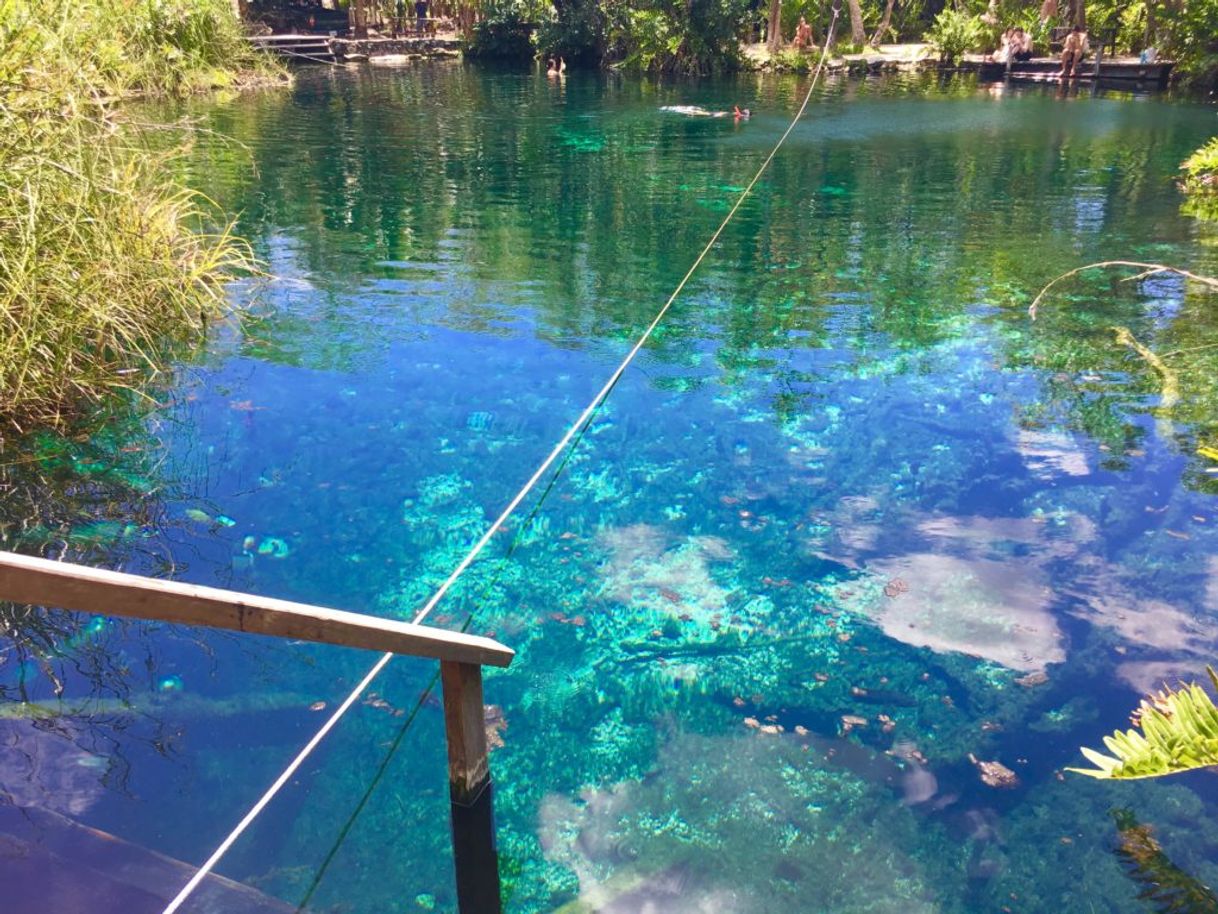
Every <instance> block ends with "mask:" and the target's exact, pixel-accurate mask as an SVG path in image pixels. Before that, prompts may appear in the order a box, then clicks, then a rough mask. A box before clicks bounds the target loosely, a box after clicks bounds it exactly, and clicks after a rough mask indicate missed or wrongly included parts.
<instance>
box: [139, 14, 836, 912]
mask: <svg viewBox="0 0 1218 914" xmlns="http://www.w3.org/2000/svg"><path fill="white" fill-rule="evenodd" d="M840 13H841V0H834V3H833V18H832V19H831V20H830V22H829V27H828V29H827V30H826V31H825V43H824V46H823V47H822V48H821V54H820V60H819V61H818V62H817V65H816V72H815V73H814V74H813V76H812V82H811V83H810V84H809V86H808V91H807V92H806V93H805V94H804V99H803V102H802V103H801V104H800V106H799V108H798V110H796V112H795V115H794V117H792V118H791V123H790V124H788V125H787V129H786V130H784V131H783V133H782V136H780V137H779V138H778V142H776V143H775V144H774V148H773V149H771V150H770V153H769V155H767V156H766V157H765V159H764V161H762V163H761V166H760V167H759V168H758V169H757V173H756V174H754V175H753V178H752V180H751V181H749V183H748V184H747V185H746V186H745V188H744V190H743V191H742V192H741V194H740V196H739V197H738V198H737V199H736V202H735V204H733V206H732V208H731V209H730V210H729V211H728V213H727V215H726V216H724V217H723V221H722V222H720V223H719V227H718V228H717V229H715V232H714V234H713V235H711V237H710V240H709V241H707V242H706V245H705V246H704V247H703V248H702V251H701V253H699V254H698V256H697V258H696V259H695V260H694V262H693V264H692V265H691V266H690V268H689V269H688V270H687V271H686V273H685V275H684V276H683V277H682V278H681V281H680V282H679V283H677V287H676V288H675V289H673V292H672V294H671V295H669V296H668V300H667V301H665V302H664V306H663V307H662V308H660V310H659V311H658V312H657V313H656V316H655V318H654V319H653V320H652V321H651V323H650V324H648V325H647V329H646V330H644V331H643V333H642V335H641V336H640V337H639V339H638V341H637V342H636V343H635V344H634V346H633V347H631V349H630V351H629V352H628V353H626V356H625V358H623V359H622V361H621V363H620V364H619V365H618V366H617V368H615V369H614V371H613V373H612V374H611V375H610V376H609V378H608V380H607V381H605V383H604V385H603V386H602V387H601V389H600V390H599V391H597V393H596V396H594V397H593V398H592V400H591V401H590V402H589V403H588V405H587V407H585V409H584V411H583V412H582V413H580V414H579V418H577V419H576V420H575V421H574V422H573V423H572V424H571V426H570V428H568V429H567V431H566V433H565V434H564V435H563V436H562V438H561V439H560V440H559V442H558V444H556V445H555V446H554V449H553V450H551V451H550V453H549V455H548V456H547V457H546V459H545V460H543V461H542V462H541V464H540V465H539V466H538V467H537V469H536V471H534V473H533V475H532V476H530V477H529V479H528V481H527V482H526V483H525V484H524V485H523V486H522V487H521V489H520V491H519V492H517V493H516V495H515V496H514V497H513V498H512V500H511V501H510V502H508V504H507V507H506V508H504V509H503V511H502V512H501V513H500V514H499V516H498V517H497V518H496V519H495V521H494V523H492V524H491V525H490V527H488V528H487V530H486V532H485V533H484V534H482V537H481V538H480V539H479V540H478V542H476V543H475V544H474V545H473V547H472V548H471V549H470V550H469V552H468V553H466V556H465V558H463V559H462V560H461V561H460V562H459V563H458V565H457V567H456V568H454V569H453V571H452V574H450V575H449V576H448V578H447V579H446V580H445V581H444V583H443V584H441V585H440V586H439V588H438V589H437V590H436V592H435V593H434V594H432V596H431V599H429V600H428V601H427V603H426V604H424V606H423V608H422V609H420V610H419V611H418V613H416V614H415V617H414V619H412V620H411V621H412V622H413V623H414V624H416V625H417V624H420V623H422V622H423V620H424V619H426V618H427V616H428V615H430V614H431V611H432V610H433V609H435V607H436V604H437V603H439V602H440V600H442V599H443V598H444V595H445V594H447V593H448V591H449V590H450V589H451V588H452V586H453V584H455V583H456V582H457V579H458V578H460V577H461V575H462V574H464V573H465V570H466V569H467V568H469V566H470V565H472V564H473V563H474V561H475V560H476V559H477V558H478V556H479V555H480V554H481V553H482V550H483V549H485V548H486V545H487V543H489V542H490V541H491V539H492V538H493V537H494V536H495V533H496V532H497V531H498V530H499V529H500V527H502V526H503V524H504V523H505V522H506V521H507V520H508V518H509V517H511V516H512V513H513V512H514V511H515V510H516V509H517V508H518V507H519V506H520V503H521V502H522V501H524V499H525V498H526V497H528V494H529V493H530V492H532V491H533V489H534V488H535V487H536V485H537V483H538V482H539V481H540V480H541V478H542V476H544V475H545V473H546V471H547V470H549V468H550V467H551V466H553V465H554V461H555V460H557V459H558V458H559V456H560V455H561V454H562V453H563V451H564V450H566V448H567V446H568V445H569V444H570V443H571V441H572V440H573V439H575V437H576V436H577V435H579V434H580V433H581V431H582V429H583V428H584V427H585V426H586V425H587V424H588V422H589V421H591V419H592V418H593V416H594V415H595V414H596V412H597V410H599V409H600V407H601V404H602V403H603V402H604V401H605V399H606V398H607V397H608V396H609V394H610V392H611V391H612V390H613V388H614V387H616V386H617V383H618V381H620V380H621V378H622V375H623V374H625V372H626V369H627V368H629V367H630V364H631V362H633V361H634V359H635V356H637V355H638V354H639V351H640V350H641V349H642V348H643V347H644V346H645V345H646V344H647V341H648V340H649V339H650V338H651V335H652V333H654V332H655V329H656V327H658V326H659V325H660V321H662V320H663V319H664V315H666V314H667V313H668V310H669V309H670V308H671V307H672V304H673V302H675V301H676V300H677V296H678V295H680V294H681V292H682V291H684V289H685V286H686V284H687V283H688V282H689V280H690V279H691V278H692V277H693V275H694V273H695V272H696V271H697V269H698V267H700V266H701V265H702V261H703V260H705V259H706V256H707V254H709V253H710V251H711V248H713V247H714V246H715V243H716V242H717V241H718V240H719V237H720V236H721V235H722V234H723V231H724V229H726V228H727V226H728V223H730V222H731V221H732V219H733V217H735V215H736V213H737V212H738V211H739V209H740V207H741V206H742V205H744V201H745V200H747V199H748V197H749V194H751V193H752V191H753V188H754V187H756V186H757V182H758V181H760V180H761V176H762V175H763V174H765V170H766V169H767V168H769V166H770V163H771V162H772V161H774V157H775V156H776V155H778V150H779V149H781V148H782V146H783V144H784V143H786V141H787V137H789V136H790V135H791V133H792V131H794V129H795V125H796V124H798V123H799V120H800V118H801V117H803V114H804V112H805V111H806V110H807V109H808V105H809V103H810V102H811V101H812V93H813V92H814V91H815V90H816V85H817V83H818V82H819V80H820V76H821V73H822V72H823V71H824V67H825V60H826V59H827V58H828V55H829V46H830V45H831V44H832V43H833V33H834V31H835V29H836V27H837V20H838V16H839V15H840ZM393 656H394V655H393V654H392V653H386V654H384V655H382V656H381V657H380V658H379V659H378V660H377V661H376V663H375V664H373V665H372V668H371V669H370V670H368V672H367V674H366V675H365V676H364V678H363V679H361V680H360V682H359V684H358V685H357V686H356V687H355V688H354V689H353V690H352V691H351V694H349V695H348V696H347V697H346V699H344V700H343V703H342V704H340V705H339V706H338V708H337V709H335V711H334V713H333V714H331V715H330V717H329V718H327V720H326V722H325V723H324V724H322V725H321V728H320V729H319V730H318V731H317V733H315V734H314V735H313V738H312V739H310V740H309V741H308V742H307V743H306V744H305V745H304V748H302V749H301V750H300V752H299V753H298V754H297V755H296V757H295V758H294V759H292V761H291V762H290V763H289V764H288V766H287V768H285V769H284V770H283V773H282V774H280V775H279V777H277V778H276V779H275V781H274V783H272V784H271V786H270V787H268V788H267V790H266V792H265V793H264V794H263V795H262V796H261V797H260V798H259V800H258V802H257V803H255V804H254V805H253V807H251V808H250V811H249V812H247V813H246V814H245V816H244V817H243V818H242V819H241V821H240V822H238V823H237V826H236V827H235V828H234V829H233V830H232V832H230V833H229V835H228V837H226V838H225V839H224V840H223V841H222V842H220V845H219V847H217V848H216V850H215V851H214V852H213V853H212V855H211V856H210V857H208V858H207V860H206V861H205V862H204V863H203V865H202V866H200V867H199V869H198V871H197V872H196V873H195V874H194V875H193V876H192V877H191V878H190V881H189V882H187V883H186V885H185V886H183V887H182V891H180V892H179V893H178V894H177V896H176V897H175V898H174V899H173V901H171V902H170V903H169V904H168V905H166V907H165V909H164V911H163V912H162V914H174V912H175V911H177V910H178V909H179V908H180V907H181V906H182V904H183V902H185V901H186V899H187V898H189V897H190V896H191V894H192V893H193V892H194V890H195V889H196V888H198V886H199V884H200V883H201V882H202V881H203V880H204V879H205V878H206V877H207V874H208V873H210V872H211V871H212V869H214V868H215V865H216V864H217V863H218V862H219V861H220V858H222V857H223V856H224V855H225V853H227V852H228V849H229V848H230V847H232V846H233V844H234V843H236V841H237V839H238V838H240V837H241V835H242V834H243V833H244V832H245V830H246V829H247V828H249V826H250V824H251V823H252V822H253V821H254V819H256V818H257V817H258V815H259V814H260V813H261V812H262V810H263V809H265V808H266V806H267V804H269V803H270V802H271V800H272V799H274V797H275V795H276V794H277V793H279V791H280V790H281V789H282V788H283V785H284V784H286V783H287V782H288V780H290V779H291V777H292V775H293V774H295V773H296V771H297V769H299V768H300V766H301V765H302V764H304V761H305V759H307V758H308V757H309V756H310V755H311V754H312V752H313V750H314V749H316V748H317V746H318V744H320V743H321V741H322V740H323V739H325V737H326V735H327V734H328V733H329V732H330V731H331V730H332V729H334V727H335V725H336V724H337V723H338V722H339V720H341V719H342V717H343V715H344V714H346V713H347V711H348V710H350V708H351V706H352V705H353V704H355V702H356V701H357V700H358V699H359V697H360V696H361V695H362V694H363V693H364V690H365V689H367V688H368V686H369V685H371V684H372V681H373V680H374V679H376V677H377V676H378V675H380V673H381V671H382V670H383V669H385V667H386V666H388V665H389V661H390V660H392V659H393Z"/></svg>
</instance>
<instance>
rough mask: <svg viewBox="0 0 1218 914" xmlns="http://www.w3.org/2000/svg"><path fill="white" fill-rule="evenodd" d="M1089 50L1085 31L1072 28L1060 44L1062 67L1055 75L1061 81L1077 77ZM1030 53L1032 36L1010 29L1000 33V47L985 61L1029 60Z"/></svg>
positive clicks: (1019, 29) (1021, 30) (1079, 28)
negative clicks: (1080, 65) (1060, 78)
mask: <svg viewBox="0 0 1218 914" xmlns="http://www.w3.org/2000/svg"><path fill="white" fill-rule="evenodd" d="M1046 2H1047V0H1046ZM1089 50H1090V47H1089V45H1088V41H1087V30H1086V29H1084V28H1083V27H1082V26H1078V25H1076V26H1074V28H1072V29H1071V30H1070V32H1069V34H1067V35H1066V37H1065V40H1064V41H1063V42H1062V56H1061V63H1062V67H1061V70H1060V71H1058V74H1057V75H1058V76H1059V77H1062V78H1063V79H1064V78H1066V77H1068V76H1077V75H1078V66H1079V64H1080V63H1082V60H1083V58H1084V57H1086V56H1087V52H1088V51H1089ZM1032 51H1033V47H1032V36H1031V35H1029V34H1028V33H1027V32H1025V31H1024V30H1023V29H1021V28H1010V29H1007V30H1006V31H1005V32H1003V33H1002V44H1001V46H1000V47H999V48H998V50H996V51H995V52H994V53H993V54H990V55H989V57H988V58H987V59H988V60H992V61H993V62H994V63H1007V62H1008V61H1024V60H1031V59H1032Z"/></svg>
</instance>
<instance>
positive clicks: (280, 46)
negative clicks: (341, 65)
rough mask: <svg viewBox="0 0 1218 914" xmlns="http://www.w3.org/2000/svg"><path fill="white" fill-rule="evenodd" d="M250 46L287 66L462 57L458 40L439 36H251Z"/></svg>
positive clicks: (455, 37)
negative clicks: (392, 58)
mask: <svg viewBox="0 0 1218 914" xmlns="http://www.w3.org/2000/svg"><path fill="white" fill-rule="evenodd" d="M248 41H249V42H250V44H252V45H253V46H254V47H256V48H259V49H260V50H263V51H270V52H271V53H274V54H277V55H279V56H280V57H283V58H284V59H285V60H286V61H287V62H288V63H333V62H335V61H342V60H363V59H372V58H376V57H401V56H405V57H452V56H455V55H459V54H460V53H461V46H462V42H461V39H460V38H458V37H457V36H456V35H453V34H451V33H445V34H442V35H403V36H400V37H398V38H387V37H376V38H360V39H355V38H331V37H329V36H327V35H306V34H290V35H254V36H250V37H249V38H248Z"/></svg>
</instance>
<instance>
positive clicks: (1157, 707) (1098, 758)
mask: <svg viewBox="0 0 1218 914" xmlns="http://www.w3.org/2000/svg"><path fill="white" fill-rule="evenodd" d="M1207 669H1208V672H1209V676H1210V681H1211V682H1212V683H1213V684H1214V687H1215V688H1218V673H1215V672H1214V669H1213V667H1209V668H1207ZM1133 722H1134V724H1135V725H1136V726H1137V729H1134V730H1126V731H1124V732H1122V731H1120V730H1118V731H1116V732H1115V733H1113V734H1112V736H1107V737H1105V738H1104V745H1105V746H1107V747H1108V751H1109V752H1111V753H1112V755H1111V756H1109V755H1104V754H1103V753H1101V752H1096V751H1095V750H1094V749H1088V748H1086V747H1083V749H1082V753H1083V755H1085V756H1086V757H1087V760H1088V761H1089V762H1091V763H1092V764H1093V765H1095V768H1068V769H1066V770H1067V771H1073V772H1074V773H1076V774H1085V775H1087V776H1088V777H1093V778H1102V779H1109V778H1111V779H1114V780H1129V779H1132V778H1152V777H1161V776H1163V775H1167V774H1177V773H1179V772H1181V771H1190V770H1192V769H1195V768H1208V767H1210V766H1212V765H1218V707H1215V706H1214V702H1213V699H1211V698H1210V696H1209V695H1208V694H1207V693H1206V691H1205V690H1204V689H1203V688H1201V686H1199V685H1197V684H1196V683H1191V684H1189V685H1181V686H1179V687H1178V688H1176V689H1164V690H1163V691H1161V692H1158V693H1156V694H1154V695H1151V696H1150V697H1149V698H1146V699H1143V701H1142V703H1141V705H1140V706H1139V707H1138V709H1137V711H1135V712H1134V717H1133ZM1138 730H1141V731H1142V732H1141V733H1139V732H1138Z"/></svg>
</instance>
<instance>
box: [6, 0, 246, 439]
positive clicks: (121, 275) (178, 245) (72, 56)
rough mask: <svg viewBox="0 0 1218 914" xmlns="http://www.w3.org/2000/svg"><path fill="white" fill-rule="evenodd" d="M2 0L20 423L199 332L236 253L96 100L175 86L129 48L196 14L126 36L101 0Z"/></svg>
mask: <svg viewBox="0 0 1218 914" xmlns="http://www.w3.org/2000/svg"><path fill="white" fill-rule="evenodd" d="M208 2H210V0H208ZM155 6H157V4H153V3H146V4H143V5H140V4H137V5H135V6H133V7H132V10H136V9H138V10H144V11H146V10H151V9H153V8H154V7H155ZM161 6H164V5H163V4H162V5H161ZM0 9H2V10H3V15H0V49H2V50H0V316H2V318H3V320H4V322H5V326H4V332H3V333H0V423H3V424H7V425H10V426H15V427H19V428H20V427H26V426H29V425H31V424H38V423H53V422H56V421H59V420H61V419H63V418H64V417H65V416H67V415H69V414H71V413H72V412H73V411H74V410H76V409H79V408H80V407H82V406H88V405H90V404H92V403H95V402H97V401H99V400H102V399H104V398H105V397H107V395H109V394H111V393H112V392H115V391H119V390H124V389H130V388H134V387H135V386H136V382H137V381H138V380H139V379H140V377H141V376H143V375H146V374H151V373H154V372H155V371H156V370H157V367H158V366H159V365H160V364H161V363H162V361H163V358H162V357H163V356H164V354H165V347H166V346H167V345H168V344H170V343H171V342H172V341H174V340H182V339H197V338H198V337H199V336H200V335H201V334H202V332H203V330H204V328H205V326H206V323H207V321H208V320H209V318H210V317H211V316H213V315H215V314H217V313H218V312H219V311H220V310H221V309H222V308H223V307H224V296H223V292H222V289H221V287H220V284H221V282H222V281H223V280H224V279H225V278H226V277H227V276H228V275H230V274H231V273H232V272H233V271H235V270H240V269H244V268H245V267H247V266H248V265H249V264H250V257H249V255H248V249H247V248H246V247H245V246H243V245H241V244H238V243H236V242H234V241H233V240H232V239H231V238H230V237H229V236H228V234H227V232H226V231H223V230H222V231H221V232H220V233H219V234H218V235H214V236H211V235H206V234H203V233H201V231H200V226H202V225H203V224H204V223H205V221H206V214H205V213H204V212H203V211H202V208H201V206H200V200H199V198H197V197H196V196H195V195H193V194H191V193H190V192H188V191H186V190H184V189H182V188H180V187H178V186H176V185H175V184H173V183H172V182H171V181H170V180H169V179H168V178H167V177H165V174H166V173H167V169H165V168H164V163H163V158H164V156H163V155H154V154H153V153H152V152H151V151H150V150H148V149H146V148H143V146H142V144H141V142H140V137H139V135H138V134H137V133H136V132H135V131H134V130H132V129H130V128H127V127H125V126H124V124H123V122H122V120H121V119H120V118H119V117H118V116H117V115H116V113H115V112H114V111H113V110H112V108H111V107H110V104H109V102H108V101H107V100H106V99H107V97H108V96H114V95H121V94H123V93H125V92H128V91H131V89H132V88H133V87H142V88H146V87H148V86H150V85H153V84H160V85H175V86H182V85H185V84H186V82H185V79H184V78H178V77H169V73H170V71H171V70H172V69H173V65H172V64H170V63H166V62H165V61H162V62H161V63H159V64H157V68H156V69H155V72H154V71H153V70H152V69H150V68H149V66H148V65H147V63H146V62H144V63H141V61H142V60H146V55H147V54H151V53H152V51H151V50H149V48H148V45H147V44H144V45H142V46H141V42H142V41H146V40H152V39H151V38H150V37H149V36H154V35H155V36H156V38H155V40H157V41H169V40H176V38H181V37H182V36H183V35H198V34H200V33H199V32H197V31H194V30H195V29H196V27H197V25H198V24H197V23H195V24H194V25H191V24H189V23H187V24H185V25H183V21H182V20H180V19H174V20H172V22H170V20H163V21H161V23H160V25H158V26H156V28H155V29H152V30H151V31H145V32H144V33H143V34H144V35H145V38H144V39H140V38H134V37H132V36H133V34H134V33H133V32H130V31H115V30H114V29H115V28H117V27H118V26H119V25H120V24H121V25H131V24H134V25H135V26H136V27H137V29H143V28H152V27H149V26H147V23H146V22H145V21H143V20H140V19H139V17H138V16H137V15H135V14H134V13H132V14H131V15H130V16H128V17H126V18H125V19H122V20H121V22H120V20H119V19H114V18H107V17H109V16H110V15H111V14H113V13H115V12H116V7H115V6H114V5H113V4H112V3H110V2H108V0H107V2H102V0H92V2H89V0H0ZM229 15H230V18H231V13H230V14H229ZM167 22H169V23H170V24H169V26H168V31H166V30H165V27H166V23H167ZM174 23H176V24H174ZM181 28H185V29H186V31H185V32H183V31H181V30H180V29H181ZM141 47H143V50H140V48H141ZM170 47H171V49H172V48H173V47H176V46H170ZM162 56H163V57H164V58H165V60H166V61H167V60H179V61H185V59H186V58H187V57H190V58H191V59H193V60H195V61H200V60H203V59H204V55H203V52H202V50H201V48H200V49H196V50H181V56H180V57H173V56H172V55H169V54H168V53H167V52H165V53H163V54H162ZM191 67H193V64H192V65H191ZM191 72H195V71H193V70H192V69H189V68H187V67H186V66H185V65H183V66H182V68H181V69H180V71H179V74H180V75H181V76H182V77H185V75H186V74H188V73H191Z"/></svg>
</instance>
